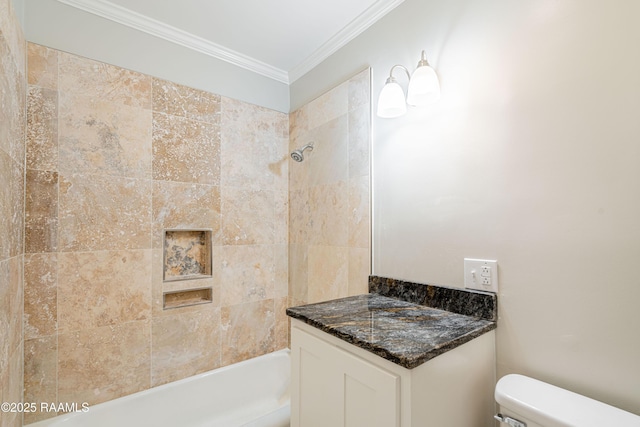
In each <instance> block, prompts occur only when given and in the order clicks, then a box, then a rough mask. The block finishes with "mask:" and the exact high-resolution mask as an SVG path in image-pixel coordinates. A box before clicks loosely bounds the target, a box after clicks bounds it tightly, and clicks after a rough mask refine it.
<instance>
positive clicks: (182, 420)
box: [29, 349, 291, 427]
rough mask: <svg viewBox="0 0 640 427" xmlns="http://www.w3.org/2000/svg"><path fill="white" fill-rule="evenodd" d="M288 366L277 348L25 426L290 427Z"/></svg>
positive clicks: (284, 354)
mask: <svg viewBox="0 0 640 427" xmlns="http://www.w3.org/2000/svg"><path fill="white" fill-rule="evenodd" d="M290 365H291V362H290V355H289V350H287V349H285V350H280V351H276V352H274V353H269V354H266V355H264V356H260V357H256V358H254V359H250V360H246V361H244V362H240V363H236V364H234V365H230V366H226V367H224V368H220V369H216V370H213V371H209V372H205V373H204V374H200V375H196V376H193V377H190V378H185V379H183V380H180V381H175V382H172V383H169V384H165V385H162V386H159V387H154V388H151V389H149V390H145V391H141V392H139V393H135V394H131V395H129V396H124V397H121V398H119V399H115V400H111V401H109V402H104V403H101V404H98V405H95V406H90V407H89V410H88V411H87V412H84V413H83V412H76V413H71V414H66V415H61V416H58V417H55V418H51V419H48V420H44V421H39V422H37V423H33V424H30V425H29V427H44V426H49V427H57V426H59V427H88V426H91V427H134V426H135V427H144V426H154V427H205V426H206V427H236V426H247V427H249V426H251V427H285V426H287V427H288V426H289V414H290V403H289V378H290Z"/></svg>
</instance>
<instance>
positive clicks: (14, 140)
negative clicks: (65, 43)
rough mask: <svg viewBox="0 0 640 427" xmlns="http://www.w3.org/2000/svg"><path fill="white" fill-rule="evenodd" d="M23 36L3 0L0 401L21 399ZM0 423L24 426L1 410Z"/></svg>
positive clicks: (19, 417)
mask: <svg viewBox="0 0 640 427" xmlns="http://www.w3.org/2000/svg"><path fill="white" fill-rule="evenodd" d="M25 46H26V43H25V39H24V34H23V33H22V28H21V26H20V23H19V21H18V19H17V18H16V14H15V11H14V9H13V4H12V2H11V0H0V402H21V401H22V366H23V345H24V341H23V334H22V321H21V318H22V310H23V307H22V298H23V294H24V280H23V275H22V272H23V267H24V243H23V242H24V239H23V237H24V170H25V165H24V153H25V130H26V124H27V122H26V114H25V112H26V75H25V70H26V67H25V64H26V59H25V58H26V54H25ZM0 425H2V426H20V425H22V414H21V413H20V412H6V411H0Z"/></svg>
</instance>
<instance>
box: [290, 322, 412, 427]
mask: <svg viewBox="0 0 640 427" xmlns="http://www.w3.org/2000/svg"><path fill="white" fill-rule="evenodd" d="M291 351H292V368H293V371H292V376H291V380H292V396H291V425H292V427H328V426H331V427H378V426H379V427H394V426H399V418H400V417H399V397H400V396H399V390H400V378H399V376H398V375H397V374H394V373H391V372H389V371H386V370H384V369H382V368H380V367H378V366H376V365H374V364H371V363H369V362H366V361H364V360H363V359H361V358H359V357H357V356H355V355H353V354H351V353H349V352H348V351H345V350H342V349H340V348H338V347H336V346H334V345H332V344H330V343H327V342H325V341H323V340H322V339H320V338H317V337H315V336H313V335H311V334H308V333H306V332H304V331H302V330H301V329H300V328H298V327H295V326H292V328H291Z"/></svg>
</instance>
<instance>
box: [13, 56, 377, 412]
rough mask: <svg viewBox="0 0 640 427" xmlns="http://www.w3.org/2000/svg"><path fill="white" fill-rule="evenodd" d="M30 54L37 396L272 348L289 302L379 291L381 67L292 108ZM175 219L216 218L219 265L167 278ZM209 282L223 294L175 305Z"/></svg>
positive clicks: (28, 321)
mask: <svg viewBox="0 0 640 427" xmlns="http://www.w3.org/2000/svg"><path fill="white" fill-rule="evenodd" d="M27 52H28V54H27V57H28V97H27V104H28V109H27V111H28V114H27V116H28V131H27V149H26V151H27V152H26V168H27V171H26V214H25V252H26V254H25V262H24V263H25V267H24V271H25V272H24V277H25V285H24V287H25V291H24V292H25V297H24V355H25V359H24V399H20V400H24V401H25V402H88V403H90V404H96V403H99V402H103V401H106V400H110V399H114V398H117V397H120V396H123V395H126V394H130V393H133V392H136V391H140V390H144V389H147V388H149V387H153V386H157V385H160V384H164V383H167V382H170V381H174V380H178V379H181V378H185V377H187V376H190V375H194V374H197V373H200V372H204V371H207V370H210V369H214V368H216V367H220V366H224V365H228V364H231V363H234V362H238V361H241V360H244V359H247V358H250V357H254V356H258V355H261V354H264V353H268V352H271V351H274V350H277V349H280V348H284V347H286V346H287V345H288V321H287V317H286V314H285V309H286V307H287V304H291V303H295V304H297V303H301V302H306V301H317V300H320V299H329V298H333V297H335V296H341V295H343V294H351V293H362V292H366V284H367V277H368V274H369V250H368V244H369V240H368V239H369V236H368V233H369V231H368V230H369V196H368V194H369V191H368V189H369V178H368V176H369V169H368V168H369V166H368V165H369V154H368V143H369V134H368V132H369V130H368V123H369V122H368V120H369V119H368V117H369V72H368V70H367V71H364V72H362V73H360V74H359V75H358V76H356V77H354V78H353V79H351V80H349V81H348V82H345V83H344V84H343V85H341V86H339V87H337V88H335V89H334V90H332V91H331V92H329V93H327V94H325V95H323V96H322V97H320V98H318V99H317V100H316V101H313V102H311V103H309V104H308V105H306V106H304V107H303V108H301V109H300V110H298V111H296V112H294V113H292V114H291V115H287V114H283V113H279V112H275V111H272V110H268V109H265V108H262V107H258V106H255V105H251V104H248V103H245V102H242V101H237V100H233V99H229V98H225V97H222V96H219V95H215V94H211V93H207V92H203V91H199V90H195V89H191V88H188V87H185V86H181V85H178V84H175V83H171V82H168V81H163V80H160V79H157V78H153V77H151V76H147V75H143V74H140V73H136V72H132V71H129V70H124V69H121V68H118V67H115V66H111V65H107V64H104V63H99V62H96V61H92V60H88V59H85V58H81V57H78V56H75V55H71V54H67V53H64V52H60V51H57V50H54V49H50V48H47V47H43V46H40V45H35V44H27ZM290 132H291V136H292V138H291V139H292V140H291V142H290V138H289V135H290ZM309 139H311V140H314V141H315V149H314V151H313V153H311V154H309V155H308V156H307V157H308V159H307V160H305V162H303V163H300V164H298V163H295V164H294V162H293V161H291V160H290V158H289V152H290V145H291V146H297V145H301V144H302V143H303V142H306V141H307V140H309ZM307 153H308V152H307ZM307 153H305V154H307ZM292 168H297V169H296V170H295V171H293V170H291V169H292ZM323 168H326V169H327V170H325V171H323V170H322V169H323ZM290 187H291V188H292V189H295V191H292V192H291V194H290V192H289V188H290ZM299 193H304V194H303V195H302V196H301V195H300V194H299ZM300 197H302V198H300ZM289 200H292V202H293V203H294V205H292V206H291V209H290V206H289ZM290 216H291V217H292V218H293V219H294V220H295V221H296V222H295V224H293V223H292V224H291V227H290V225H289V217H290ZM166 229H198V230H202V229H207V230H212V233H211V234H212V240H213V247H212V259H213V262H212V268H211V270H212V271H211V277H203V278H199V279H192V280H184V281H181V280H178V281H163V242H164V230H166ZM291 268H293V269H294V271H293V272H292V274H290V269H291ZM302 276H304V280H303V281H302V280H301V279H302ZM195 288H212V299H213V302H212V303H209V304H201V305H195V306H190V307H180V308H172V309H169V310H163V293H164V292H175V291H181V290H185V289H195ZM3 372H4V370H3ZM5 400H6V399H5ZM53 415H54V414H51V413H49V414H38V413H36V414H28V415H25V419H24V422H25V423H29V422H33V421H36V420H39V419H43V418H46V417H50V416H53Z"/></svg>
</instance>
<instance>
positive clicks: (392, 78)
mask: <svg viewBox="0 0 640 427" xmlns="http://www.w3.org/2000/svg"><path fill="white" fill-rule="evenodd" d="M423 53H424V52H423ZM425 61H426V59H425ZM396 68H401V69H403V70H404V72H405V73H406V74H407V79H408V80H411V73H410V72H409V70H407V67H405V66H404V65H400V64H396V65H394V66H393V67H391V71H389V78H388V79H387V83H394V82H397V80H396V78H395V77H393V70H395V69H396Z"/></svg>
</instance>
